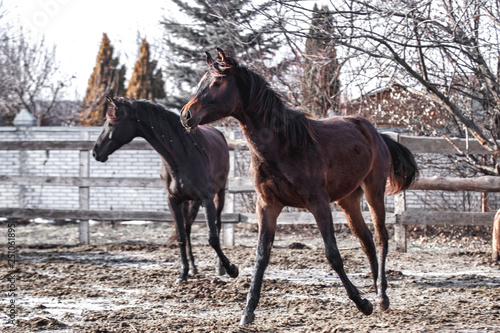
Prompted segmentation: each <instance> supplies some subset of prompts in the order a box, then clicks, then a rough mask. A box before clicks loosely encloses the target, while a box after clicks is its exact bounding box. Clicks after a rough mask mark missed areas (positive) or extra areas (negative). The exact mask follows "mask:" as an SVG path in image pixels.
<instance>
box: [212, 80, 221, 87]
mask: <svg viewBox="0 0 500 333" xmlns="http://www.w3.org/2000/svg"><path fill="white" fill-rule="evenodd" d="M220 86H221V82H220V81H219V80H214V81H213V82H212V87H216V88H218V87H220Z"/></svg>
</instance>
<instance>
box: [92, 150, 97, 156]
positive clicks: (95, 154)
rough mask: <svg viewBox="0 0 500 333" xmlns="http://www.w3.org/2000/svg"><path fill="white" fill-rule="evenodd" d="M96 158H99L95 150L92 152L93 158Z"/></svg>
mask: <svg viewBox="0 0 500 333" xmlns="http://www.w3.org/2000/svg"><path fill="white" fill-rule="evenodd" d="M96 156H97V153H96V152H95V150H93V151H92V157H93V158H96Z"/></svg>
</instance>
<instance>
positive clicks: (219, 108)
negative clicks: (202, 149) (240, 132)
mask: <svg viewBox="0 0 500 333" xmlns="http://www.w3.org/2000/svg"><path fill="white" fill-rule="evenodd" d="M205 53H206V56H207V64H208V67H209V70H208V72H207V73H206V74H205V75H204V76H203V78H202V79H201V81H200V83H199V84H198V90H197V91H196V94H195V95H194V97H193V98H191V100H190V101H189V102H188V103H187V104H186V105H184V107H183V108H182V111H181V122H182V125H184V127H186V128H188V129H194V128H196V126H198V125H201V124H207V123H210V122H213V121H215V120H218V119H221V118H224V117H228V116H231V115H234V114H235V112H236V111H237V110H238V109H241V98H240V92H239V89H238V86H237V84H236V79H235V75H234V74H235V70H236V68H237V67H238V64H237V63H236V61H234V60H233V59H231V58H228V57H226V55H225V54H224V51H222V50H221V49H220V48H217V59H216V60H214V59H213V58H212V56H211V55H210V53H208V52H205Z"/></svg>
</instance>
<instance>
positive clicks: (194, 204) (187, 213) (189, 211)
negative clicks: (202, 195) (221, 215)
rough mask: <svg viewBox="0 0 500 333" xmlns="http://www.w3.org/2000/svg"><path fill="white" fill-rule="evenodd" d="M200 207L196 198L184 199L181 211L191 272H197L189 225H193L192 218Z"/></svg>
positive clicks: (193, 218) (194, 217)
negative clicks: (182, 212)
mask: <svg viewBox="0 0 500 333" xmlns="http://www.w3.org/2000/svg"><path fill="white" fill-rule="evenodd" d="M199 208H200V202H199V201H196V200H190V201H184V203H183V211H184V214H183V215H184V225H185V227H186V239H187V247H188V254H189V261H190V262H191V271H192V273H193V274H198V269H197V268H196V265H195V263H194V255H193V247H192V243H191V227H192V226H193V223H194V220H195V219H196V216H197V215H198V210H199Z"/></svg>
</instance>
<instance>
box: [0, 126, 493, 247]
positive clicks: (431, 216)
mask: <svg viewBox="0 0 500 333" xmlns="http://www.w3.org/2000/svg"><path fill="white" fill-rule="evenodd" d="M388 134H390V135H391V136H392V137H393V138H394V139H395V140H397V141H398V142H400V143H402V144H403V145H405V146H406V147H408V148H409V149H410V150H411V151H412V152H413V153H414V154H416V153H439V154H455V153H456V152H457V151H456V148H459V149H461V150H462V151H466V152H468V153H471V154H490V152H488V151H486V150H485V149H484V148H483V147H481V146H480V145H479V143H478V142H476V141H467V140H464V139H453V140H451V141H452V144H450V142H449V141H447V140H444V139H441V138H428V137H412V136H404V135H398V134H395V133H388ZM87 135H88V133H85V132H82V136H81V140H80V141H69V142H68V141H41V142H40V141H2V142H0V150H12V151H23V150H45V151H48V150H78V151H80V157H79V158H80V172H79V177H47V176H8V175H1V174H0V185H20V186H27V185H41V186H77V187H78V188H79V209H78V210H62V209H37V208H23V207H16V208H6V207H0V217H7V218H37V217H45V218H50V219H72V220H75V219H77V220H81V221H83V222H81V223H80V226H81V227H80V242H81V243H88V242H89V236H88V235H89V232H88V223H86V222H85V221H88V220H89V219H92V220H111V221H126V220H138V219H139V220H150V221H166V222H173V219H172V216H171V215H170V214H169V213H168V212H158V211H115V210H90V209H89V195H90V194H89V193H90V191H89V189H90V188H91V187H144V188H161V187H162V184H161V181H160V179H159V177H158V178H110V177H99V178H95V177H89V164H90V158H91V154H90V151H91V150H92V147H93V144H94V142H93V141H90V140H89V138H88V136H87ZM228 144H229V147H230V149H231V150H244V149H248V148H247V146H246V143H245V141H243V140H231V141H229V142H228ZM453 146H455V147H456V148H455V147H453ZM121 149H128V150H144V149H148V150H149V149H152V148H151V146H150V145H149V144H148V143H147V142H145V141H142V140H137V141H133V142H131V143H129V144H127V145H125V146H124V147H122V148H121ZM0 173H1V171H0ZM411 189H414V190H445V191H478V192H500V177H493V176H484V177H478V178H474V179H464V178H443V177H429V178H420V179H419V180H418V181H417V182H416V183H415V184H414V185H413V186H412V187H411ZM253 191H254V189H253V186H252V184H251V181H250V180H249V179H248V178H235V177H231V178H230V179H229V182H228V192H229V193H232V194H235V193H246V192H253ZM405 199H406V194H405V193H401V194H399V195H396V196H395V209H394V214H388V216H387V222H388V223H394V225H395V240H396V249H397V250H398V251H406V229H407V226H408V225H492V224H493V220H494V216H495V212H485V213H479V212H442V211H422V210H407V209H406V200H405ZM332 215H333V218H334V223H345V218H344V216H343V214H342V213H341V212H332ZM363 215H364V216H365V219H366V220H367V221H368V222H369V221H371V217H370V215H369V213H368V212H363ZM197 220H198V221H203V218H202V217H201V216H199V217H198V219H197ZM222 221H223V223H224V234H223V235H224V236H223V237H224V240H225V243H226V244H233V243H234V238H233V231H232V225H233V224H234V223H239V222H255V221H256V217H255V214H243V213H236V212H234V211H230V210H229V212H226V213H224V214H223V215H222ZM278 223H286V224H294V223H314V219H313V217H312V215H311V214H309V213H282V214H281V215H280V217H279V219H278ZM498 237H499V241H500V235H498ZM497 255H498V254H497Z"/></svg>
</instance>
